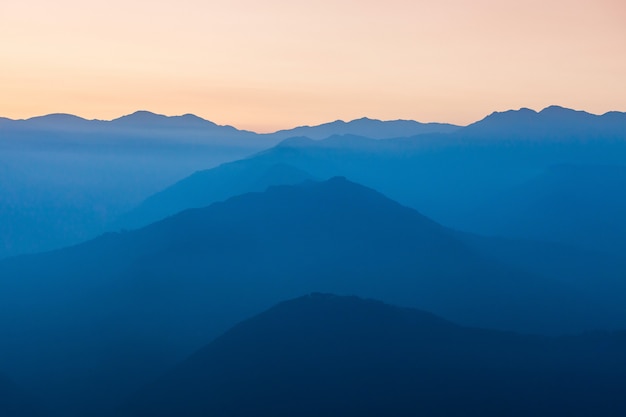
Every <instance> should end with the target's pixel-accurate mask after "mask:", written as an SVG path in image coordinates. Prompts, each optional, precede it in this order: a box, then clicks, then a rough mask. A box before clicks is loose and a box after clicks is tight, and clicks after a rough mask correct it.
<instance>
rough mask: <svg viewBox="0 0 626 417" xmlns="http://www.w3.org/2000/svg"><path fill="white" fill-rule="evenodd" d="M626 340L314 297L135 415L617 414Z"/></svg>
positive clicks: (229, 344)
mask: <svg viewBox="0 0 626 417" xmlns="http://www.w3.org/2000/svg"><path fill="white" fill-rule="evenodd" d="M624 352H626V334H625V333H623V332H622V333H616V334H587V335H583V336H574V337H562V338H554V339H552V338H545V337H535V336H521V335H518V334H514V333H504V332H496V331H487V330H480V329H474V328H467V327H460V326H457V325H455V324H452V323H450V322H447V321H445V320H442V319H440V318H438V317H436V316H433V315H431V314H429V313H425V312H422V311H419V310H412V309H405V308H397V307H393V306H390V305H387V304H383V303H380V302H376V301H370V300H362V299H359V298H356V297H337V296H333V295H328V294H311V295H309V296H305V297H301V298H298V299H295V300H291V301H287V302H283V303H281V304H279V305H277V306H275V307H273V308H271V309H269V310H268V311H266V312H264V313H262V314H260V315H258V316H255V317H253V318H251V319H249V320H246V321H244V322H242V323H240V324H238V325H237V326H235V327H234V328H232V329H231V330H229V331H228V332H226V333H225V334H224V335H223V336H221V337H219V338H218V339H216V340H215V341H214V342H212V343H211V344H209V345H208V346H206V347H204V348H202V349H201V350H199V351H198V352H196V353H195V354H194V355H192V356H191V357H190V358H188V359H187V360H185V361H183V362H182V363H181V364H179V365H178V366H176V367H175V368H174V369H173V370H171V371H170V372H168V373H166V374H165V375H164V376H162V377H161V378H160V379H159V380H158V381H156V382H155V383H153V384H151V385H150V386H148V387H147V388H145V389H143V390H142V391H141V392H140V393H139V394H138V395H136V396H135V397H134V398H133V399H132V400H131V401H130V403H129V404H128V405H127V406H126V407H125V412H126V414H124V415H128V416H133V417H144V416H145V417H148V416H150V417H158V416H173V415H184V416H189V417H194V416H208V415H210V416H295V415H297V416H320V415H325V416H369V415H371V416H382V415H393V416H416V415H428V416H434V415H442V416H466V417H467V416H481V417H484V416H503V415H506V416H531V415H532V416H553V415H555V413H557V414H558V415H568V416H589V417H591V416H596V415H603V416H620V415H623V414H624V413H625V412H626V399H624V396H623V393H622V392H621V391H622V389H623V387H624V385H625V384H626V354H625V353H624Z"/></svg>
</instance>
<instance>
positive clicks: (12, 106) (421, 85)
mask: <svg viewBox="0 0 626 417" xmlns="http://www.w3.org/2000/svg"><path fill="white" fill-rule="evenodd" d="M0 40H1V41H0V116H6V117H11V118H25V117H31V116H35V115H41V114H47V113H55V112H65V113H73V114H77V115H80V116H83V117H86V118H99V119H111V118H115V117H118V116H120V115H123V114H128V113H131V112H133V111H135V110H139V109H145V110H151V111H154V112H157V113H163V114H168V115H176V114H183V113H194V114H197V115H199V116H202V117H204V118H207V119H210V120H212V121H214V122H216V123H220V124H232V125H235V126H237V127H240V128H247V129H253V130H257V131H270V130H275V129H280V128H288V127H293V126H296V125H302V124H317V123H322V122H326V121H331V120H335V119H345V120H348V119H354V118H358V117H363V116H368V117H372V118H379V119H398V118H404V119H416V120H420V121H446V122H452V123H459V124H467V123H470V122H472V121H475V120H477V119H479V118H482V117H483V116H485V115H486V114H488V113H490V112H492V111H494V110H506V109H510V108H519V107H531V108H535V109H541V108H543V107H545V106H547V105H550V104H558V105H562V106H566V107H572V108H576V109H584V110H588V111H591V112H594V113H603V112H605V111H608V110H621V111H626V1H624V0H553V1H551V0H526V1H509V0H500V1H497V0H473V1H468V0H437V1H434V0H433V1H424V0H385V1H371V0H361V1H356V0H332V1H331V0H316V1H301V0H264V1H258V0H257V1H253V0H230V1H227V0H223V1H212V0H177V1H163V0H152V1H147V0H136V1H132V0H108V1H106V2H105V1H97V2H94V1H90V0H55V1H49V0H6V1H3V2H1V3H0Z"/></svg>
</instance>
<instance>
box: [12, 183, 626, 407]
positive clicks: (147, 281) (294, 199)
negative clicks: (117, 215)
mask: <svg viewBox="0 0 626 417" xmlns="http://www.w3.org/2000/svg"><path fill="white" fill-rule="evenodd" d="M0 276H1V277H2V280H1V282H0V312H1V314H0V327H1V328H2V329H3V332H4V334H5V335H6V339H5V343H3V344H2V345H1V346H0V357H1V358H2V361H3V362H5V363H0V366H5V368H6V369H8V370H10V371H11V372H14V373H16V374H17V372H22V373H25V375H22V377H23V378H29V379H30V385H29V387H32V388H33V389H34V390H36V392H37V393H40V394H41V395H42V396H44V397H45V399H46V400H49V401H51V402H56V403H57V405H58V406H59V407H65V408H66V409H71V410H72V411H73V412H75V413H77V414H79V415H81V414H82V415H84V414H86V413H87V412H88V411H89V412H94V410H93V409H91V410H88V408H89V407H94V404H97V405H98V406H97V408H98V409H100V410H107V407H109V406H112V405H113V404H115V403H116V402H117V401H119V400H120V399H121V398H123V397H124V396H125V395H128V394H129V393H130V392H132V391H133V390H134V389H136V388H137V387H138V386H139V385H141V384H142V383H144V382H146V381H147V380H149V379H150V378H151V377H154V376H156V375H157V374H158V373H159V372H161V371H162V370H163V369H164V368H165V367H167V366H170V365H172V364H173V363H174V362H175V361H177V360H180V359H182V357H184V355H186V354H188V353H190V352H191V351H193V350H195V349H197V348H198V347H200V346H202V345H204V344H206V343H208V342H209V341H210V340H211V339H212V338H213V337H214V336H216V335H217V334H219V333H220V332H222V331H224V330H226V329H227V328H228V327H229V326H231V325H233V324H234V323H236V322H237V321H239V320H242V319H243V318H245V317H247V316H250V315H252V314H254V313H256V312H258V311H261V310H263V309H265V308H267V307H269V306H271V305H272V304H274V303H276V302H278V301H280V300H283V299H287V298H291V297H295V296H297V295H299V294H302V293H307V292H312V291H323V292H334V293H338V294H355V295H359V296H363V297H377V298H379V299H382V300H384V301H386V302H392V303H396V304H398V305H403V306H414V307H420V308H424V309H427V310H429V311H433V312H436V313H437V314H441V315H443V316H444V317H446V318H449V319H454V320H456V321H458V322H460V323H464V324H470V325H480V326H485V327H493V328H500V329H510V330H527V331H541V332H550V333H553V332H564V331H577V330H591V329H596V328H614V327H619V326H622V325H624V324H625V323H626V314H625V313H624V312H623V311H622V310H623V304H621V303H616V302H608V301H606V300H598V299H597V298H595V297H594V296H593V295H589V294H586V293H585V291H581V290H579V289H578V288H576V287H575V286H573V285H570V283H568V282H567V280H566V279H555V278H554V277H550V276H544V275H540V274H534V273H529V272H526V271H524V270H523V269H520V268H518V267H511V266H507V265H506V264H503V263H501V262H499V261H494V260H492V259H489V258H488V257H485V256H483V255H481V254H480V253H478V252H477V251H476V250H475V249H474V248H472V247H471V246H469V245H467V244H466V243H464V242H463V241H462V240H461V239H459V238H458V237H457V235H456V233H455V232H452V231H450V230H448V229H446V228H444V227H442V226H440V225H438V224H437V223H434V222H433V221H431V220H429V219H428V218H426V217H424V216H422V215H420V214H419V213H417V212H415V211H414V210H412V209H409V208H406V207H403V206H401V205H399V204H397V203H395V202H393V201H391V200H389V199H387V198H385V197H384V196H383V195H381V194H379V193H377V192H375V191H373V190H371V189H368V188H365V187H363V186H360V185H357V184H355V183H352V182H349V181H347V180H346V179H343V178H333V179H331V180H329V181H326V182H321V183H316V182H308V183H305V184H302V185H296V186H281V187H273V188H270V189H268V190H267V191H266V192H264V193H250V194H246V195H242V196H239V197H235V198H231V199H229V200H227V201H226V202H224V203H217V204H213V205H211V206H209V207H206V208H202V209H193V210H187V211H185V212H182V213H180V214H178V215H175V216H172V217H169V218H168V219H166V220H164V221H161V222H158V223H155V224H153V225H151V226H148V227H146V228H143V229H140V230H138V231H133V232H126V233H117V234H108V235H104V236H102V237H101V238H98V239H96V240H93V241H90V242H87V243H85V244H81V245H78V246H75V247H71V248H67V249H64V250H60V251H56V252H50V253H46V254H41V255H35V256H23V257H18V258H14V259H9V260H5V261H3V262H0ZM25 346H28V349H25V348H24V347H25ZM105 415H106V414H105Z"/></svg>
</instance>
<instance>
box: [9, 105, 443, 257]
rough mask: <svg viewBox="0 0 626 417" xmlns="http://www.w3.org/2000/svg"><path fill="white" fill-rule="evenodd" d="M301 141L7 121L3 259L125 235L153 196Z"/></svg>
mask: <svg viewBox="0 0 626 417" xmlns="http://www.w3.org/2000/svg"><path fill="white" fill-rule="evenodd" d="M307 129H310V133H311V135H312V136H315V137H317V135H320V134H321V135H322V136H325V135H326V134H325V133H323V132H326V133H328V136H330V135H333V134H336V133H337V132H339V131H358V132H362V133H371V134H372V135H373V136H375V137H385V138H387V137H396V136H407V135H413V134H415V133H418V132H422V131H423V132H426V131H433V130H441V131H445V130H450V129H451V127H450V126H448V125H436V124H433V125H431V124H421V123H418V122H413V121H390V122H383V121H379V120H370V119H361V120H357V121H353V122H348V123H331V124H328V125H322V126H319V127H311V128H307ZM297 132H299V130H298V129H296V130H292V131H281V132H278V133H276V134H263V135H259V134H256V133H254V132H249V131H244V130H238V129H236V128H234V127H232V126H220V125H217V124H215V123H213V122H211V121H208V120H205V119H202V118H200V117H197V116H194V115H191V114H186V115H183V116H173V117H167V116H163V115H159V114H154V113H150V112H147V111H138V112H135V113H133V114H130V115H127V116H123V117H120V118H118V119H115V120H111V121H103V120H86V119H83V118H80V117H77V116H73V115H69V114H51V115H47V116H41V117H33V118H31V119H27V120H10V119H6V118H0V237H1V239H0V258H2V257H5V256H9V255H16V254H20V253H29V252H37V251H43V250H49V249H53V248H58V247H62V246H65V245H69V244H74V243H78V242H80V241H83V240H85V239H88V238H91V237H94V236H96V235H97V234H99V233H102V232H103V231H104V230H106V229H107V227H113V228H118V227H119V226H120V224H119V223H117V222H116V221H115V220H117V218H118V216H119V215H120V214H122V213H124V212H126V211H128V210H130V209H131V208H133V207H135V206H137V205H138V204H139V203H140V202H141V201H142V200H144V199H145V198H147V197H148V196H150V195H151V194H153V193H156V192H157V191H159V190H161V189H163V188H165V187H166V186H168V185H170V184H172V183H174V182H176V181H178V180H180V179H181V178H184V177H186V176H187V175H189V174H191V173H193V172H194V171H198V170H204V169H208V168H211V167H214V166H216V165H219V164H221V163H224V162H228V161H233V160H237V159H240V158H243V157H246V156H248V155H250V154H252V153H255V152H258V151H260V150H262V149H266V148H269V147H271V146H273V145H275V144H277V143H278V142H279V141H280V140H282V139H283V138H284V137H290V136H293V135H296V134H299V133H297ZM287 164H288V163H287ZM271 165H274V164H271ZM262 182H263V181H261V183H262ZM274 182H276V181H269V183H268V184H271V183H274ZM287 183H289V181H287ZM250 184H251V187H250V188H248V189H240V188H236V189H234V190H232V191H230V193H229V194H228V195H227V196H232V195H236V194H238V193H239V192H240V190H241V192H243V191H253V190H257V189H259V190H260V188H258V187H257V188H255V187H254V184H256V182H255V181H254V180H251V181H250ZM218 194H219V193H218ZM216 195H217V194H216ZM205 200H206V199H205ZM203 201H204V200H203ZM213 201H215V200H213ZM189 207H191V206H189ZM174 208H175V209H178V208H186V206H184V205H183V206H180V207H179V206H176V207H174ZM174 212H175V211H174ZM158 213H159V215H160V214H162V213H164V211H163V210H161V211H159V212H158ZM166 214H173V213H169V212H168V213H166ZM154 219H156V218H150V219H149V220H154ZM148 222H149V221H148ZM148 222H143V223H142V222H140V224H147V223H148Z"/></svg>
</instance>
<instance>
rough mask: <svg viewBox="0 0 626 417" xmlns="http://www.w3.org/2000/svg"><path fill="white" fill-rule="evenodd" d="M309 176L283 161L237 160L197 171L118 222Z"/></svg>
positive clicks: (136, 222)
mask: <svg viewBox="0 0 626 417" xmlns="http://www.w3.org/2000/svg"><path fill="white" fill-rule="evenodd" d="M311 179H313V177H311V175H309V174H308V173H306V172H304V171H302V170H300V169H298V168H294V167H292V166H290V165H286V164H265V163H263V162H261V163H260V164H250V163H248V162H247V161H245V160H243V161H236V162H232V163H228V164H224V165H220V166H219V167H217V168H215V169H212V170H204V171H198V172H196V173H194V174H193V175H191V176H190V177H187V178H185V179H183V180H181V181H179V182H177V183H176V184H174V185H173V186H171V187H168V188H166V189H165V190H163V191H161V192H159V193H157V194H155V195H153V196H151V197H150V198H148V199H147V200H146V201H144V202H142V203H141V204H140V205H139V206H138V207H137V208H135V209H134V210H132V211H131V212H129V213H127V214H125V215H124V216H122V217H121V219H120V220H119V222H118V223H117V225H118V226H119V227H121V228H136V227H140V226H145V225H147V224H149V223H152V222H155V221H157V220H161V219H164V218H165V217H168V216H171V215H173V214H176V213H178V212H180V211H183V210H185V209H189V208H199V207H205V206H208V205H210V204H212V203H214V202H217V201H223V200H226V199H227V198H230V197H233V196H236V195H239V194H244V193H247V192H258V191H265V190H266V189H267V188H268V187H269V186H271V185H289V184H298V183H301V182H303V181H306V180H311Z"/></svg>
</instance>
